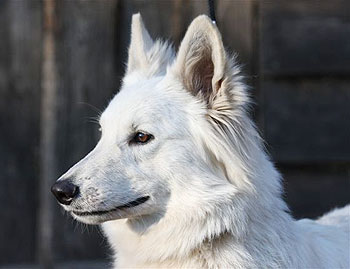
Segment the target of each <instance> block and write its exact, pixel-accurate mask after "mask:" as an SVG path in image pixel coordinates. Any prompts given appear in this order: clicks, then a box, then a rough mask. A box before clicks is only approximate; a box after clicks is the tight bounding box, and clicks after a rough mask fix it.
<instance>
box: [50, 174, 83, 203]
mask: <svg viewBox="0 0 350 269" xmlns="http://www.w3.org/2000/svg"><path fill="white" fill-rule="evenodd" d="M51 192H52V193H53V194H54V195H55V197H56V199H57V200H58V201H59V202H60V203H61V204H64V205H69V204H70V203H71V202H72V201H73V199H74V198H75V197H76V196H77V195H78V193H79V187H78V186H76V185H74V184H73V183H71V182H70V181H69V180H67V179H66V180H61V181H58V182H56V183H55V184H53V185H52V187H51Z"/></svg>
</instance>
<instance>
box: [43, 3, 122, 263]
mask: <svg viewBox="0 0 350 269" xmlns="http://www.w3.org/2000/svg"><path fill="white" fill-rule="evenodd" d="M57 3H58V6H57V17H58V29H57V31H58V32H57V37H56V46H57V50H56V51H57V53H56V64H57V68H58V79H57V81H58V85H57V88H58V94H57V99H56V105H57V109H58V114H57V118H56V120H57V122H58V123H59V129H58V130H57V132H58V134H59V135H57V139H56V154H57V171H58V175H57V177H58V176H59V175H61V174H62V173H64V172H65V171H66V170H67V169H69V168H70V167H71V166H72V165H73V164H74V163H75V162H77V161H79V160H80V159H81V158H82V157H84V156H85V155H86V154H87V153H88V152H89V151H90V150H91V149H92V148H93V147H94V146H95V144H96V142H97V140H98V138H99V132H98V126H97V125H96V124H94V123H91V118H92V117H94V118H97V117H98V114H99V113H98V112H96V110H103V109H104V107H105V106H106V105H107V104H108V101H109V100H110V99H111V98H112V97H113V94H114V93H116V92H117V89H118V84H119V77H120V76H121V74H118V71H117V70H118V68H117V66H118V65H121V66H122V62H120V61H119V57H118V55H119V54H118V53H117V51H116V43H117V42H118V39H116V36H118V35H119V32H118V31H119V30H120V28H119V25H117V21H118V16H119V13H118V12H119V11H118V5H117V4H118V1H116V0H104V1H84V0H79V1H58V2H57ZM95 107H96V108H95ZM57 177H56V178H55V179H57ZM52 202H55V201H54V198H53V197H52ZM55 203H56V202H55ZM54 209H55V211H54V221H53V223H51V224H50V225H52V227H53V230H54V231H55V233H54V234H53V239H52V242H53V249H54V255H55V256H54V261H55V262H58V261H69V260H88V259H92V260H96V259H101V258H103V259H104V258H106V255H108V250H107V246H106V245H107V242H106V241H105V239H103V237H102V235H101V233H100V232H99V231H98V228H97V227H95V228H89V229H86V228H82V227H83V226H81V227H79V226H80V224H76V223H74V222H73V220H72V218H71V217H69V216H67V217H64V216H63V213H62V210H61V209H60V208H59V206H58V205H57V203H56V205H55V206H54ZM83 230H85V232H83ZM86 230H87V231H86Z"/></svg>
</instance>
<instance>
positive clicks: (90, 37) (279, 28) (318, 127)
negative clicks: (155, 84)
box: [0, 0, 350, 268]
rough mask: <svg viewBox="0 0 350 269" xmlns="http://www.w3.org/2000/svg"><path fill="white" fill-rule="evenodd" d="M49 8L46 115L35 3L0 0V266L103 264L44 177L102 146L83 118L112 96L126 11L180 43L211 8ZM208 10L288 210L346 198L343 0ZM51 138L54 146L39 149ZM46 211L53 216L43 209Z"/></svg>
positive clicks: (315, 211)
mask: <svg viewBox="0 0 350 269" xmlns="http://www.w3.org/2000/svg"><path fill="white" fill-rule="evenodd" d="M55 3H56V5H55V10H54V17H55V18H56V19H55V25H54V29H53V32H52V34H53V40H54V51H53V55H51V56H53V58H52V59H53V62H52V63H53V65H52V70H55V71H54V73H55V76H54V77H55V78H54V79H52V80H55V81H54V83H55V94H56V97H55V99H53V100H55V102H54V107H52V109H50V105H44V104H45V100H46V97H45V96H47V95H45V94H46V93H47V90H48V89H49V88H50V87H47V86H45V85H46V82H45V81H46V80H47V79H48V83H51V82H52V81H51V82H50V76H48V74H50V72H49V73H47V72H46V71H45V66H46V65H45V63H46V62H47V61H46V60H47V59H48V55H50V54H47V53H46V52H45V51H44V50H43V48H44V49H45V48H46V47H45V36H46V33H47V32H46V30H47V29H46V28H43V25H45V20H46V19H47V18H44V15H43V12H44V1H35V0H28V1H16V0H2V1H0V119H1V120H0V127H1V132H0V138H1V139H0V169H1V171H2V173H1V174H0V184H1V188H0V202H1V203H2V208H3V210H0V231H1V232H0V266H1V265H2V264H10V263H16V264H18V263H34V262H36V260H37V258H38V257H39V258H40V262H41V263H42V265H43V266H44V267H45V268H49V265H50V263H51V262H52V263H55V264H56V263H58V262H68V261H70V260H97V259H101V260H104V261H108V259H107V255H108V254H109V253H108V249H107V246H106V245H107V244H106V241H105V239H103V237H102V236H101V234H100V232H99V231H98V229H97V228H91V227H89V228H85V226H82V225H80V224H76V223H75V222H74V221H73V220H72V219H71V218H70V217H69V216H64V215H63V212H62V210H60V208H59V206H58V205H57V203H56V201H55V200H54V198H53V197H51V196H47V197H46V198H43V197H39V194H40V193H41V195H40V196H43V193H44V192H45V188H47V186H44V185H41V183H43V182H44V183H45V184H47V185H50V184H51V183H52V182H54V180H56V178H57V177H58V176H60V175H61V174H62V173H63V172H65V171H66V170H67V169H68V168H69V167H70V166H71V165H73V164H74V163H75V162H76V161H78V160H79V159H80V158H82V157H83V156H84V155H85V154H86V153H87V152H89V151H90V150H91V149H92V148H93V147H94V145H95V143H96V141H97V140H98V135H99V134H98V132H97V129H98V128H97V126H96V125H95V124H94V123H92V122H91V121H93V119H92V118H94V117H97V116H98V114H99V112H98V111H100V110H103V109H104V107H105V106H106V105H107V104H108V101H109V100H110V99H111V98H112V97H113V95H114V94H115V93H117V91H118V87H119V84H120V79H121V77H122V76H123V72H124V62H125V59H126V52H127V46H128V43H129V34H130V20H131V15H132V14H133V13H136V12H141V14H142V16H143V18H144V21H145V24H146V26H147V28H148V29H149V31H150V33H151V36H153V37H154V38H157V37H160V38H171V39H172V41H173V43H174V45H175V46H176V47H177V46H178V45H179V43H180V41H181V38H182V37H183V35H184V33H185V31H186V27H187V25H188V24H189V23H190V22H191V20H192V19H193V18H194V17H195V16H197V15H199V14H202V13H207V1H206V0H191V1H187V0H158V1H156V0H98V1H97V0H74V1H71V0H63V1H58V0H57V1H55ZM216 5H217V6H216V8H217V24H218V27H219V29H220V30H221V32H222V33H223V40H224V43H225V46H226V47H227V48H228V49H229V50H230V51H231V52H232V51H234V52H237V53H238V55H239V57H238V61H239V62H240V63H242V64H243V65H244V66H243V69H244V71H245V74H247V75H248V82H249V83H250V85H253V86H254V87H255V88H254V89H253V90H252V91H251V94H252V97H253V99H254V101H255V103H256V104H257V105H256V106H255V107H254V116H255V118H256V119H258V120H259V122H258V123H259V125H260V127H261V128H262V132H263V134H264V137H265V139H266V141H267V145H268V148H269V150H270V151H271V153H272V156H273V159H274V160H275V161H276V162H277V165H278V167H280V168H281V169H282V174H283V175H284V178H285V186H286V199H287V201H288V203H289V204H290V206H291V209H292V212H293V214H294V215H295V216H296V217H315V216H318V215H320V214H321V213H322V212H324V211H326V210H329V209H331V208H332V207H335V206H342V205H345V204H346V203H349V202H350V198H349V197H348V190H349V187H350V186H349V184H350V176H349V175H350V173H349V171H350V165H349V164H350V153H349V152H350V143H349V137H350V125H349V120H348V119H349V118H350V113H349V111H350V109H349V105H348V104H349V101H350V92H349V86H350V85H349V84H350V79H349V73H350V59H349V55H350V48H349V44H350V40H349V36H350V35H349V34H350V32H349V28H350V15H349V10H350V2H348V1H338V0H336V1H328V2H327V1H300V0H297V1H289V2H287V1H283V2H281V1H258V0H237V1H231V0H220V1H216ZM45 29H46V30H45ZM51 56H50V57H51ZM50 57H49V58H50ZM46 67H47V66H46ZM251 78H253V79H251ZM50 85H51V84H50ZM51 86H52V85H51ZM40 89H41V90H40ZM40 105H41V106H40ZM47 113H53V114H52V115H53V117H54V119H55V124H54V125H51V127H52V126H53V129H52V130H55V132H54V134H52V132H51V131H50V130H48V128H49V127H48V126H49V125H48V124H47V122H48V121H49V120H48V119H49V118H50V117H47V115H48V114H47ZM51 127H50V128H51ZM40 130H41V131H40ZM40 135H41V136H40ZM47 138H48V139H49V141H50V139H51V140H52V141H54V143H53V145H52V147H51V146H50V147H48V148H47V149H48V150H44V148H45V146H44V145H45V139H47ZM39 153H40V154H39ZM40 156H41V158H40ZM49 158H52V159H50V160H49ZM50 163H51V164H53V165H52V166H50V165H49V164H50ZM39 164H40V165H39ZM50 167H52V168H50ZM45 169H46V170H45ZM39 171H40V172H41V173H40V181H39ZM45 171H46V172H45ZM40 186H41V187H40ZM47 192H49V190H47ZM320 197H322V199H320ZM45 199H46V200H45ZM42 203H48V204H45V205H43V204H42ZM39 210H40V211H39ZM48 210H49V211H50V210H51V211H50V212H51V214H52V218H51V217H50V216H49V215H48V216H46V215H45V216H43V215H42V214H47V212H48ZM45 212H46V213H45ZM48 227H49V228H50V229H48ZM46 233H47V235H48V236H43V235H45V234H46ZM43 249H44V250H45V251H43ZM18 250H20V251H18ZM50 253H51V254H50ZM45 259H46V260H45ZM68 267H69V266H68ZM72 268H74V266H73V267H72Z"/></svg>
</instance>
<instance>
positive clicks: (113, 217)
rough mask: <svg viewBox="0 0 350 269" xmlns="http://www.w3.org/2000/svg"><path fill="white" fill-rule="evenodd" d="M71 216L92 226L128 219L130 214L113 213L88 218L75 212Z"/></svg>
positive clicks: (88, 216)
mask: <svg viewBox="0 0 350 269" xmlns="http://www.w3.org/2000/svg"><path fill="white" fill-rule="evenodd" d="M70 214H71V215H72V216H73V218H74V219H76V220H77V221H80V222H82V223H85V224H90V225H98V224H101V223H103V222H106V221H111V220H117V219H123V218H127V217H128V214H126V212H113V213H106V214H103V215H86V216H81V215H77V214H75V213H74V212H70Z"/></svg>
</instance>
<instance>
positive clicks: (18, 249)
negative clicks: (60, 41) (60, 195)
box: [0, 0, 41, 264]
mask: <svg viewBox="0 0 350 269" xmlns="http://www.w3.org/2000/svg"><path fill="white" fill-rule="evenodd" d="M40 47H41V5H40V3H38V2H32V1H12V0H3V1H0V118H1V120H0V130H1V131H0V138H1V139H0V171H1V173H0V203H1V210H0V264H2V263H5V262H26V261H33V260H34V257H35V248H34V247H33V246H34V245H35V238H36V232H35V231H36V229H35V226H36V213H37V203H38V195H37V194H38V192H37V183H38V145H39V122H40V120H39V119H40V117H39V113H40V111H39V108H40V69H41V49H40Z"/></svg>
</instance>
